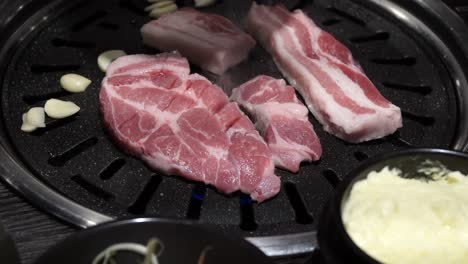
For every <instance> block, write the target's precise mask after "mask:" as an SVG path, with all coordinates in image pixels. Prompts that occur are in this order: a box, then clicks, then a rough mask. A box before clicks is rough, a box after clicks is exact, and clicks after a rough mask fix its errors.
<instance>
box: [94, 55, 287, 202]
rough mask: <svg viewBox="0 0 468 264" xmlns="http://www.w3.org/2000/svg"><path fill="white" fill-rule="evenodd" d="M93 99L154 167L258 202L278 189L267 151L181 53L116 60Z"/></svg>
mask: <svg viewBox="0 0 468 264" xmlns="http://www.w3.org/2000/svg"><path fill="white" fill-rule="evenodd" d="M99 99H100V106H101V112H102V115H103V121H104V124H105V126H106V127H107V129H108V131H109V132H110V134H111V135H112V136H113V137H114V139H115V141H116V142H117V143H118V144H119V145H120V147H121V148H122V149H124V150H125V151H126V152H127V153H129V154H132V155H134V156H136V157H138V158H140V159H142V160H144V161H145V162H146V163H147V164H148V165H149V166H150V167H152V168H153V169H155V170H158V171H162V172H164V173H166V174H168V175H179V176H182V177H184V178H187V179H189V180H194V181H201V182H205V183H206V184H210V185H213V186H214V187H216V188H217V189H218V190H219V191H221V192H224V193H232V192H235V191H237V190H240V191H242V192H244V193H247V194H250V196H251V197H252V199H254V200H256V201H259V202H261V201H264V200H265V199H269V198H271V197H273V196H275V195H276V194H277V193H278V192H279V190H280V185H281V183H280V179H279V178H278V177H277V176H276V175H275V174H274V162H273V159H272V155H271V152H270V149H269V148H268V146H267V144H266V143H265V141H264V140H263V138H262V137H261V136H260V135H259V133H258V132H257V131H256V130H255V128H254V126H253V124H252V122H251V121H250V120H249V119H248V118H247V116H245V115H244V114H243V113H242V112H241V111H240V110H239V107H238V106H237V104H236V103H232V102H229V101H228V98H227V96H226V95H225V94H224V93H223V91H222V90H221V88H219V87H218V86H216V85H214V84H212V83H211V82H210V81H209V80H207V79H206V78H204V77H203V76H200V75H198V74H190V68H189V64H188V61H187V59H185V58H184V57H181V56H180V55H179V54H177V53H163V54H159V55H155V56H152V55H129V56H124V57H121V58H119V59H117V60H115V61H114V62H113V63H112V64H111V65H110V66H109V68H108V70H107V73H106V77H105V78H104V80H103V81H102V88H101V91H100V98H99Z"/></svg>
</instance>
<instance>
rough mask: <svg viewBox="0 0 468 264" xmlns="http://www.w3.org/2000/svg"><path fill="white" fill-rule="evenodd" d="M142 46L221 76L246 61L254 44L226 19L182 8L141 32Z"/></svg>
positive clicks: (145, 26)
mask: <svg viewBox="0 0 468 264" xmlns="http://www.w3.org/2000/svg"><path fill="white" fill-rule="evenodd" d="M141 34H142V36H143V42H144V43H145V44H146V45H149V46H152V47H155V48H157V49H159V50H162V51H173V50H177V51H179V52H180V53H181V54H182V55H183V56H185V57H187V58H188V59H189V61H190V62H191V63H194V64H197V65H198V66H200V67H202V68H203V69H205V70H208V71H210V72H213V73H216V74H222V73H223V72H225V71H226V70H227V69H228V68H229V67H231V66H233V65H236V64H238V63H239V62H241V61H243V60H245V59H246V58H247V56H248V54H249V51H250V50H251V49H252V48H253V47H254V46H255V40H254V39H253V38H252V37H251V36H249V35H248V34H246V33H245V32H243V31H242V30H240V29H239V28H238V27H236V25H234V24H233V23H232V22H231V21H229V20H228V19H227V18H225V17H222V16H219V15H215V14H208V13H203V12H200V11H197V10H195V9H191V8H183V9H180V10H179V11H176V12H174V13H170V14H166V15H164V16H162V17H161V18H159V19H157V20H153V21H151V22H149V23H148V24H146V25H144V26H143V27H142V28H141Z"/></svg>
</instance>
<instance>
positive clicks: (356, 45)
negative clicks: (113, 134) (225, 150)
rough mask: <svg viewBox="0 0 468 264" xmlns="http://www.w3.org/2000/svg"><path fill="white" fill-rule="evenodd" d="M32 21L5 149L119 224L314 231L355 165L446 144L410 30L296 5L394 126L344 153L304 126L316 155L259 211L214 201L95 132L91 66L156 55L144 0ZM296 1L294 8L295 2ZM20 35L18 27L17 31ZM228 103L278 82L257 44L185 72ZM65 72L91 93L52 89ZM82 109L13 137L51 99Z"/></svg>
mask: <svg viewBox="0 0 468 264" xmlns="http://www.w3.org/2000/svg"><path fill="white" fill-rule="evenodd" d="M51 2H53V5H52V8H43V9H41V11H39V12H38V13H36V15H35V16H33V17H31V18H30V20H31V21H33V22H32V23H31V27H30V28H29V31H24V32H23V34H21V35H20V36H13V37H17V38H18V39H17V41H19V42H18V46H17V48H16V50H15V53H14V55H13V56H12V60H11V61H3V62H2V63H8V66H7V67H8V69H7V71H6V73H5V76H4V77H5V78H4V81H3V84H2V85H3V86H2V105H1V106H2V114H3V116H2V118H3V122H4V126H5V128H6V130H7V134H8V136H9V142H10V144H11V150H12V151H13V152H14V155H15V156H16V157H17V158H18V159H20V160H21V162H22V164H23V165H24V166H25V167H27V168H28V169H29V170H30V171H31V172H32V174H33V175H34V176H35V177H37V178H38V179H40V180H41V181H43V182H44V183H46V184H47V185H48V186H50V188H52V189H54V190H55V191H57V192H59V193H61V194H62V195H63V196H65V197H68V198H69V199H71V200H73V201H76V202H78V203H79V204H81V205H83V206H85V207H88V208H90V209H92V210H95V211H98V212H101V213H103V214H106V215H109V216H112V217H119V216H127V215H133V214H143V213H144V214H149V215H156V216H161V217H165V218H180V219H184V218H189V219H199V220H200V221H203V222H206V223H212V224H216V225H219V226H220V227H222V228H224V229H226V230H229V231H234V232H242V233H243V234H245V235H248V236H265V235H284V234H289V233H300V232H305V231H313V230H315V228H316V224H317V223H316V219H317V216H318V214H319V212H320V211H321V209H322V206H323V205H324V202H325V201H326V199H327V198H328V197H329V195H330V194H331V193H332V192H333V190H334V186H335V185H336V184H337V183H338V182H339V181H340V180H341V179H342V177H343V175H346V173H348V172H349V171H350V170H351V169H352V168H354V167H356V166H357V165H358V164H359V163H360V161H362V160H364V159H366V158H367V157H370V156H374V155H376V154H377V153H381V152H386V151H391V150H397V149H404V148H409V147H412V146H418V147H423V146H424V147H442V148H448V147H450V146H451V143H452V142H453V140H454V139H455V137H456V130H457V125H458V124H457V118H458V109H459V107H461V106H459V105H457V103H456V102H457V100H456V90H455V88H454V86H453V84H452V79H451V76H450V75H449V74H448V72H447V70H446V68H445V66H444V63H443V62H442V60H441V57H440V54H437V53H435V52H434V50H433V49H432V48H431V45H430V43H427V42H426V41H425V40H423V38H421V37H420V36H419V35H417V34H414V32H413V31H411V30H410V29H407V28H405V27H403V26H402V25H400V24H395V23H393V22H392V21H390V20H388V19H387V18H386V17H384V16H382V15H381V14H379V13H375V12H374V11H371V10H369V9H367V7H366V6H362V5H360V4H356V3H354V2H352V1H338V0H335V1H330V0H317V1H303V2H302V4H300V7H301V8H303V9H304V10H305V11H306V13H307V14H308V15H310V16H311V17H312V18H313V19H314V21H315V22H316V23H317V24H318V25H319V26H321V27H322V28H323V29H325V30H327V31H329V32H330V33H332V34H333V35H334V36H335V37H336V38H337V39H338V40H340V41H341V42H343V43H344V44H345V45H346V46H347V47H349V48H350V50H351V51H352V52H353V54H354V57H355V58H356V59H357V60H358V61H359V62H360V63H361V65H362V67H363V68H364V70H365V72H366V73H367V74H368V76H369V77H370V79H371V80H372V81H373V82H374V83H375V85H376V86H377V87H378V88H379V90H380V91H381V93H382V94H383V95H384V96H385V97H386V98H388V99H389V100H390V101H391V102H393V103H394V104H396V105H397V106H399V107H401V109H402V112H403V128H402V129H400V131H399V132H398V133H396V134H395V135H392V136H389V137H387V138H384V139H380V140H374V141H371V142H367V143H362V144H348V143H345V142H343V141H341V140H339V139H337V138H335V137H333V136H331V135H329V134H327V133H325V132H324V131H323V129H322V128H321V125H320V124H319V123H318V122H317V121H316V120H315V119H314V118H313V117H312V116H310V120H311V122H312V123H313V124H314V127H315V130H316V132H317V134H318V136H319V138H320V140H321V143H322V146H323V150H324V152H323V157H322V159H321V160H320V161H319V162H315V163H307V164H303V166H302V167H301V169H300V172H299V173H298V174H296V175H294V174H291V173H288V172H285V171H281V170H278V174H279V175H280V176H281V178H282V182H283V188H282V191H281V192H280V193H279V195H278V196H277V197H276V198H274V199H272V200H270V201H267V202H265V203H263V204H260V205H258V204H256V203H254V204H252V202H251V201H250V200H249V199H248V198H247V197H246V196H244V195H239V194H235V195H232V196H229V197H228V196H225V195H222V194H219V193H218V192H216V191H215V190H214V189H213V188H211V187H208V188H206V187H204V185H200V184H197V183H193V182H188V181H185V180H183V179H181V178H180V177H172V176H165V175H162V174H160V173H157V172H153V171H151V170H149V169H148V168H147V167H146V166H145V165H144V164H143V163H142V162H141V161H139V160H137V159H134V158H132V157H129V156H126V155H124V154H123V153H122V152H121V151H120V150H119V149H118V148H117V147H116V146H115V145H114V144H113V143H112V139H111V138H110V137H109V136H108V135H107V134H106V132H105V131H104V128H103V126H102V123H101V119H100V118H101V117H100V113H99V98H98V92H99V89H100V81H101V80H102V78H103V77H104V74H103V73H102V72H100V71H99V69H98V67H97V64H96V59H97V56H98V55H99V54H100V53H101V52H103V51H105V50H109V49H123V50H125V51H126V52H127V53H128V54H135V53H156V52H157V51H156V50H153V49H151V48H148V47H144V46H143V44H142V41H141V37H140V32H139V29H140V27H141V26H142V25H143V24H144V23H145V22H147V21H149V20H150V19H149V17H147V16H146V14H145V13H144V12H143V11H142V9H143V8H144V6H145V5H146V4H147V3H146V2H145V1H143V0H141V1H140V0H138V1H137V0H134V1H130V0H121V1H117V0H115V1H51ZM295 2H299V1H295ZM249 6H250V1H235V0H232V1H227V0H225V1H222V2H221V3H219V4H217V5H215V6H214V7H210V8H206V9H204V10H206V11H208V12H215V13H219V14H223V15H225V16H226V17H228V18H229V19H232V20H233V21H235V22H236V23H238V24H239V25H242V19H243V18H244V16H245V15H246V12H247V10H248V8H249ZM23 30H24V29H23ZM192 69H193V70H194V71H197V72H199V73H202V74H203V75H205V76H206V77H208V78H209V79H210V80H212V81H214V82H215V83H217V84H218V85H220V86H221V87H222V88H223V89H224V90H225V91H226V93H227V94H228V95H229V94H230V91H231V89H232V88H234V87H235V86H237V85H239V84H241V83H243V82H245V81H247V80H249V79H250V78H253V77H255V76H256V75H258V74H268V75H271V76H273V77H278V78H280V77H281V74H280V73H279V71H278V70H277V69H276V66H275V65H274V63H273V61H272V59H271V57H270V55H269V54H268V53H267V52H266V51H264V50H263V49H262V48H261V47H259V46H257V47H256V48H255V49H254V51H253V52H252V54H251V56H250V59H249V60H248V61H245V62H243V63H241V64H240V65H238V66H236V67H234V68H232V69H231V70H230V71H228V72H227V73H226V74H224V75H223V76H214V75H212V74H209V73H207V72H203V71H201V70H200V69H198V68H196V67H192ZM68 72H74V73H78V74H81V75H84V76H86V77H88V78H90V79H91V80H92V81H93V83H92V84H91V86H90V87H89V88H88V90H87V91H86V92H85V93H79V94H69V93H67V92H64V91H62V90H61V88H60V86H59V79H60V77H61V75H63V74H65V73H68ZM50 97H55V98H60V99H62V100H70V101H73V102H75V103H76V104H78V105H79V106H80V107H81V109H82V110H81V111H80V112H79V114H78V115H76V116H74V117H71V118H68V119H65V120H58V121H54V120H49V119H48V120H47V123H48V125H47V127H46V128H45V129H39V130H37V131H36V132H34V133H31V134H27V133H23V132H21V131H20V126H21V115H22V113H23V112H25V111H26V110H27V109H29V108H30V107H32V106H40V105H43V104H44V102H45V100H46V99H48V98H50Z"/></svg>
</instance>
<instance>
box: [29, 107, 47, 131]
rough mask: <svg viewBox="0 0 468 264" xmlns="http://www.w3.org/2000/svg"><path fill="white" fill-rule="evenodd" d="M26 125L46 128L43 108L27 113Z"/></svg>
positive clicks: (36, 108)
mask: <svg viewBox="0 0 468 264" xmlns="http://www.w3.org/2000/svg"><path fill="white" fill-rule="evenodd" d="M26 123H28V124H30V125H32V126H35V127H45V114H44V108H43V107H33V108H31V109H29V111H28V112H27V113H26Z"/></svg>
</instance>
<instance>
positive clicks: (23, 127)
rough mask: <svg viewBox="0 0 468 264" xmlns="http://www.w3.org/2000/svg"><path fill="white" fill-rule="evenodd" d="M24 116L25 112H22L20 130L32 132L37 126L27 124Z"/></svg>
mask: <svg viewBox="0 0 468 264" xmlns="http://www.w3.org/2000/svg"><path fill="white" fill-rule="evenodd" d="M26 116H27V114H26V113H24V114H23V124H22V125H21V130H22V131H24V132H33V131H34V130H36V129H37V127H36V126H33V125H31V124H29V123H28V120H27V118H26Z"/></svg>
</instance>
